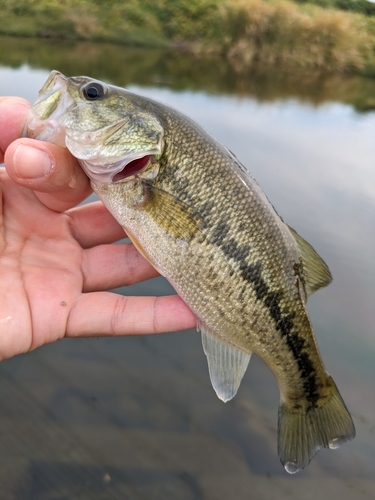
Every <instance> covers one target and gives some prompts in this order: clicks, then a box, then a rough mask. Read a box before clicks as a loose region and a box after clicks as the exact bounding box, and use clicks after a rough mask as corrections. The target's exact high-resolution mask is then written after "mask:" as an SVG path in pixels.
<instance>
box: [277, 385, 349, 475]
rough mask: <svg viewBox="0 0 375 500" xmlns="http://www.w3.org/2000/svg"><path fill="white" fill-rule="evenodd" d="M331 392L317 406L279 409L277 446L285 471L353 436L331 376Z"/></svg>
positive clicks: (301, 464)
mask: <svg viewBox="0 0 375 500" xmlns="http://www.w3.org/2000/svg"><path fill="white" fill-rule="evenodd" d="M328 382H329V385H331V384H332V388H331V392H330V395H328V396H327V397H326V398H324V399H322V400H319V401H318V402H317V405H316V406H310V407H304V406H299V407H296V406H292V405H290V404H288V403H287V402H281V404H280V408H279V438H278V449H279V457H280V460H281V463H282V464H283V466H284V467H285V470H286V471H287V472H289V473H290V474H294V473H295V472H298V471H299V470H301V469H303V468H304V467H306V465H308V464H309V462H310V460H311V459H312V458H313V456H314V455H315V454H316V452H317V451H318V450H319V449H320V448H323V447H324V448H331V449H335V448H338V447H339V446H341V445H342V444H343V443H345V442H346V441H350V440H351V439H353V438H354V436H355V428H354V424H353V421H352V418H351V416H350V414H349V412H348V410H347V408H346V406H345V403H344V401H343V400H342V398H341V396H340V393H339V391H338V389H337V387H336V384H335V383H334V381H333V380H332V378H331V377H329V378H328Z"/></svg>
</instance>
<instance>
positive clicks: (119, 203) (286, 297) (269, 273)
mask: <svg viewBox="0 0 375 500" xmlns="http://www.w3.org/2000/svg"><path fill="white" fill-rule="evenodd" d="M53 96H55V100H56V101H58V102H57V104H55V103H54V102H53ZM44 102H45V104H44ZM51 103H52V104H51ZM60 108H61V109H60ZM59 109H60V111H59ZM52 125H53V126H52ZM48 127H50V130H49V129H48ZM27 130H28V134H29V136H31V137H35V138H43V139H47V140H50V141H51V142H55V143H62V142H64V143H66V146H67V147H68V148H69V149H70V151H71V152H72V154H73V155H75V156H76V157H77V158H79V160H80V162H81V165H82V167H83V168H84V170H85V171H86V173H87V174H88V175H89V177H90V178H91V181H92V186H93V188H94V190H95V191H96V192H97V194H98V195H99V197H100V198H101V199H102V201H103V202H104V203H105V205H106V206H107V208H108V209H109V210H110V212H111V213H112V214H113V215H114V216H115V218H116V219H117V220H118V221H119V222H120V224H122V225H123V227H124V229H125V230H126V232H127V234H128V235H129V236H130V238H131V239H132V241H133V243H134V244H135V245H136V247H137V248H138V249H139V250H140V252H141V253H142V254H143V255H144V256H145V257H146V258H147V259H148V260H149V261H150V262H151V264H152V265H153V266H154V267H155V268H156V269H158V270H159V272H160V273H161V274H162V275H164V276H165V277H166V278H167V279H168V280H169V281H170V282H171V283H172V284H173V286H174V287H175V289H176V291H177V292H178V294H179V295H180V296H181V297H182V298H183V300H184V301H185V302H186V303H187V304H188V305H189V307H190V308H191V309H192V311H193V312H194V313H195V314H196V317H197V325H198V328H199V329H200V330H201V331H202V340H203V347H204V350H205V353H206V355H207V359H208V365H209V371H210V376H211V380H212V383H213V386H214V388H215V390H216V392H217V394H218V396H219V397H220V398H221V399H223V400H224V401H226V400H228V399H230V398H231V397H233V396H234V395H235V393H236V391H237V388H238V386H239V384H240V381H241V378H242V376H243V373H244V372H245V370H246V367H247V363H248V362H249V359H250V355H251V354H252V353H255V354H257V355H259V356H260V357H261V358H262V359H263V360H264V361H265V362H266V363H267V365H268V366H269V367H270V369H271V370H272V371H273V373H274V374H275V376H276V378H277V381H278V384H279V387H280V392H281V404H280V408H279V437H278V449H279V456H280V459H281V461H282V463H283V464H284V467H285V469H286V470H287V471H288V472H290V473H294V472H296V471H297V470H299V469H301V468H303V467H305V466H306V465H307V464H308V463H309V461H310V460H311V458H312V457H313V456H314V455H315V453H316V451H317V450H318V449H319V448H320V447H322V446H324V447H331V448H335V447H337V446H339V445H340V444H342V443H343V442H345V441H347V440H349V439H352V438H353V437H354V434H355V430H354V426H353V423H352V420H351V418H350V415H349V413H348V411H347V409H346V407H345V404H344V402H343V401H342V399H341V396H340V394H339V392H338V390H337V388H336V386H335V384H334V382H333V380H332V378H331V377H330V376H329V375H328V374H327V373H326V372H325V370H324V367H323V363H322V361H321V358H320V355H319V352H318V348H317V345H316V342H315V338H314V334H313V331H312V327H311V324H310V321H309V318H308V315H307V311H306V308H305V302H306V300H307V298H308V296H309V295H311V293H313V292H314V291H315V290H317V289H319V288H321V287H322V286H326V285H327V284H329V282H330V281H331V276H330V273H329V270H328V268H327V266H326V265H325V263H324V262H323V261H322V259H321V258H320V257H319V256H318V255H317V254H316V252H315V251H314V249H313V248H312V247H311V246H310V245H309V244H308V243H307V242H306V241H305V240H303V238H301V237H300V236H299V235H298V234H297V233H296V232H295V231H294V230H293V229H292V228H289V227H288V226H287V225H286V224H285V223H284V222H283V220H282V219H281V218H280V217H279V216H278V214H277V213H276V212H275V210H274V208H273V207H272V205H271V204H270V203H269V201H268V199H267V198H266V196H265V195H264V193H263V191H262V190H261V188H260V187H259V185H258V184H257V183H256V181H255V180H254V179H253V178H252V177H251V176H250V174H248V173H247V172H246V170H245V169H244V167H243V166H242V165H241V164H240V163H239V162H238V160H237V159H236V158H235V157H234V155H233V154H232V153H230V152H229V151H228V150H227V149H226V148H225V147H224V146H222V145H221V144H220V143H219V142H218V141H216V140H215V139H214V138H213V137H212V136H210V135H209V134H208V133H207V132H205V131H204V130H203V129H202V128H201V127H200V126H199V125H197V124H196V123H194V122H193V121H192V120H190V119H189V118H187V117H185V116H184V115H182V114H181V113H179V112H178V111H176V110H173V109H172V108H169V107H167V106H165V105H163V104H160V103H157V102H155V101H153V100H150V99H147V98H144V97H141V96H138V95H136V94H133V93H129V92H127V91H125V90H123V89H119V88H116V87H111V86H106V85H105V84H103V83H102V82H98V81H96V80H92V79H90V78H87V77H75V78H70V79H67V78H65V77H64V76H63V75H61V74H60V73H57V72H53V73H52V74H51V76H50V78H49V80H48V81H47V82H46V84H45V86H44V87H43V89H42V91H41V94H40V97H39V99H38V101H37V103H36V104H35V105H34V108H33V109H32V110H31V116H30V120H29V124H28V129H27ZM46 131H47V132H46Z"/></svg>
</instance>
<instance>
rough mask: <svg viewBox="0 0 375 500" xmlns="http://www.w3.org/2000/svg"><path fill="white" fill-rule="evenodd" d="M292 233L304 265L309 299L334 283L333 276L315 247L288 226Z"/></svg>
mask: <svg viewBox="0 0 375 500" xmlns="http://www.w3.org/2000/svg"><path fill="white" fill-rule="evenodd" d="M288 228H289V230H290V232H291V233H292V235H293V236H294V239H295V240H296V242H297V245H298V248H299V252H300V257H301V260H302V264H303V278H304V284H305V290H306V295H307V297H310V295H312V294H313V293H314V292H316V291H317V290H319V288H323V287H325V286H327V285H329V284H330V283H331V281H332V275H331V272H330V270H329V269H328V266H327V264H326V263H325V262H324V260H323V259H322V258H321V257H320V256H319V255H318V254H317V252H316V251H315V250H314V249H313V247H312V246H311V245H310V243H308V242H307V241H306V240H304V239H303V238H302V236H300V235H299V234H298V233H297V231H295V230H294V229H293V228H292V227H290V226H288Z"/></svg>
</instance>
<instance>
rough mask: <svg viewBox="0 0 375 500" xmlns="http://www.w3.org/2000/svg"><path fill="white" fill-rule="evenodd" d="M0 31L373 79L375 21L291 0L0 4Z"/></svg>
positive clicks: (241, 67)
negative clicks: (352, 74)
mask: <svg viewBox="0 0 375 500" xmlns="http://www.w3.org/2000/svg"><path fill="white" fill-rule="evenodd" d="M0 8H1V12H2V16H1V17H2V22H1V25H0V33H1V34H6V35H13V36H29V37H47V38H56V39H59V38H61V39H72V40H89V41H108V42H114V43H121V44H127V45H135V46H143V47H159V48H162V47H164V48H166V47H170V48H175V49H178V50H180V51H188V52H193V53H197V54H208V55H210V56H211V57H226V58H227V59H228V60H229V61H230V63H231V65H232V66H233V68H234V69H235V70H236V71H238V72H239V73H241V72H243V71H247V70H248V69H249V68H250V67H251V66H253V65H254V64H259V63H260V64H262V65H265V66H269V65H282V66H283V68H285V67H289V66H290V67H291V68H293V67H297V66H298V67H302V68H306V69H307V68H314V69H321V70H328V71H341V72H358V73H361V74H366V75H375V17H373V16H368V15H364V14H359V13H353V12H344V11H342V10H337V9H333V8H330V7H328V8H323V7H320V6H317V5H312V4H297V3H294V2H292V1H289V0H224V1H223V2H216V1H214V0H156V1H151V0H129V1H127V2H124V1H123V0H113V1H112V2H111V3H110V5H109V3H108V2H105V1H103V0H96V1H88V0H65V1H64V2H58V1H55V0H19V1H16V2H14V1H10V0H0Z"/></svg>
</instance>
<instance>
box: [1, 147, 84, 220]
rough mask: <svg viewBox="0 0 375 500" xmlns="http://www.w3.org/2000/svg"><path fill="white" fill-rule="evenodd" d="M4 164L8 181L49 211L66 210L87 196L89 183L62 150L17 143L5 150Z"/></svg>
mask: <svg viewBox="0 0 375 500" xmlns="http://www.w3.org/2000/svg"><path fill="white" fill-rule="evenodd" d="M4 163H5V167H6V169H7V172H8V175H9V177H10V178H11V179H12V180H13V181H14V182H16V183H17V184H19V185H21V186H23V187H27V188H29V189H31V190H33V191H34V192H35V194H36V196H37V197H38V198H39V200H40V201H41V202H42V203H43V204H44V205H46V206H47V207H48V208H50V209H51V210H55V211H58V212H63V211H65V210H68V209H69V208H72V207H74V206H76V205H77V204H79V203H80V202H81V201H83V200H84V199H85V198H87V196H89V195H90V193H91V188H90V181H89V179H88V178H87V176H86V174H85V173H84V172H83V170H82V169H81V167H80V166H79V164H78V162H77V160H76V159H75V158H74V157H73V156H72V155H71V154H70V153H69V151H68V150H67V149H66V148H62V147H59V146H56V145H54V144H50V143H47V142H42V141H36V140H34V139H26V138H25V139H18V140H16V141H14V142H13V143H12V144H10V146H9V147H8V148H7V150H6V152H5V157H4Z"/></svg>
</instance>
